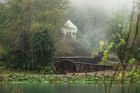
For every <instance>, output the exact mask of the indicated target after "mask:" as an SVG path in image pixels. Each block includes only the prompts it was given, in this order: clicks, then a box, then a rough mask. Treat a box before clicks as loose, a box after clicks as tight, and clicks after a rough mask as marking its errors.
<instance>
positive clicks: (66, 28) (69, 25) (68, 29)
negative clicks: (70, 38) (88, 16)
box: [62, 20, 78, 34]
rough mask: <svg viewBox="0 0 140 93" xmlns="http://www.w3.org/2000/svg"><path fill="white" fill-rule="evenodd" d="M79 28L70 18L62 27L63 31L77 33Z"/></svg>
mask: <svg viewBox="0 0 140 93" xmlns="http://www.w3.org/2000/svg"><path fill="white" fill-rule="evenodd" d="M77 30H78V28H77V27H76V26H75V25H74V24H73V23H72V22H71V21H70V20H68V21H67V22H66V23H65V24H64V26H63V28H62V33H64V34H66V33H77Z"/></svg>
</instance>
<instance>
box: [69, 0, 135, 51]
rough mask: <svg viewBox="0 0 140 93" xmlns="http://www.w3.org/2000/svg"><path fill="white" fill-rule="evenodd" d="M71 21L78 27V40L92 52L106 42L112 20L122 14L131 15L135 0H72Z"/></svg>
mask: <svg viewBox="0 0 140 93" xmlns="http://www.w3.org/2000/svg"><path fill="white" fill-rule="evenodd" d="M70 1H71V8H70V13H71V14H70V15H71V16H70V20H71V21H72V22H73V23H74V24H75V25H76V26H77V27H78V35H77V39H78V40H79V41H80V42H82V44H84V46H86V47H87V48H88V49H89V50H90V51H92V50H96V48H99V41H100V40H103V41H106V40H107V39H108V38H109V37H108V35H106V33H107V31H108V29H107V28H108V26H109V25H110V23H111V19H113V18H114V17H115V15H117V13H118V14H119V13H120V12H121V15H123V14H124V16H123V18H124V19H123V20H128V19H127V18H128V17H127V18H126V19H125V16H126V15H130V12H131V9H132V2H133V0H70Z"/></svg>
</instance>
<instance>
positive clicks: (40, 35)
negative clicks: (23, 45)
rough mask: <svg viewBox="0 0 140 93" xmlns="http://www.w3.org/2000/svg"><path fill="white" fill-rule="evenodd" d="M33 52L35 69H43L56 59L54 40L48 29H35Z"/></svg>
mask: <svg viewBox="0 0 140 93" xmlns="http://www.w3.org/2000/svg"><path fill="white" fill-rule="evenodd" d="M32 50H33V63H32V65H33V69H39V70H40V69H41V68H42V67H44V66H47V65H50V63H52V61H53V57H54V52H55V48H54V43H53V38H52V37H51V35H50V34H49V32H48V30H47V28H45V27H38V28H35V31H34V32H33V37H32Z"/></svg>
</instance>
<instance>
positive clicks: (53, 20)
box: [0, 0, 68, 69]
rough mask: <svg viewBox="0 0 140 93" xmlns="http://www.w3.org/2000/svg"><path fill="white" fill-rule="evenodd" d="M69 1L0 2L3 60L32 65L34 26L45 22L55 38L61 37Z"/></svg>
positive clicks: (26, 66)
mask: <svg viewBox="0 0 140 93" xmlns="http://www.w3.org/2000/svg"><path fill="white" fill-rule="evenodd" d="M67 5H68V1H67V0H8V1H5V3H0V60H1V61H3V62H4V63H5V64H6V66H8V67H12V68H13V67H14V68H18V69H32V59H33V58H32V57H33V56H32V54H33V53H32V52H33V51H32V34H33V32H32V29H33V28H36V27H37V25H39V26H45V27H47V30H48V31H47V33H48V34H49V36H50V37H53V39H54V41H58V40H60V39H61V37H60V30H61V27H62V25H63V24H64V19H65V10H66V9H67ZM36 30H37V29H36ZM37 34H39V33H37V32H36V36H37ZM42 34H46V33H42ZM33 35H34V34H33ZM44 37H45V36H44ZM48 38H49V37H48ZM34 39H36V38H35V36H34ZM38 39H39V38H38ZM54 41H53V42H54ZM44 42H47V41H44ZM56 43H57V42H55V44H56ZM43 47H46V45H45V46H43ZM44 49H45V48H44ZM46 52H47V51H46ZM45 55H46V54H45ZM50 58H52V57H50ZM38 59H39V58H38ZM48 61H49V60H48ZM50 62H51V61H50Z"/></svg>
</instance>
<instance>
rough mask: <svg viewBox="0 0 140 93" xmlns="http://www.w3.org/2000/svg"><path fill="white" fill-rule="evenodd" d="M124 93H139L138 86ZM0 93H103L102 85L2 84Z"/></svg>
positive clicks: (115, 91) (118, 90)
mask: <svg viewBox="0 0 140 93" xmlns="http://www.w3.org/2000/svg"><path fill="white" fill-rule="evenodd" d="M124 89H125V93H140V86H139V85H132V86H131V87H130V88H129V87H128V85H125V86H124ZM0 93H105V92H104V85H103V84H102V83H101V84H96V85H79V84H62V85H61V84H45V83H8V84H7V83H6V84H5V83H4V84H0ZM111 93H121V86H120V85H118V84H115V85H113V87H112V91H111Z"/></svg>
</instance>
